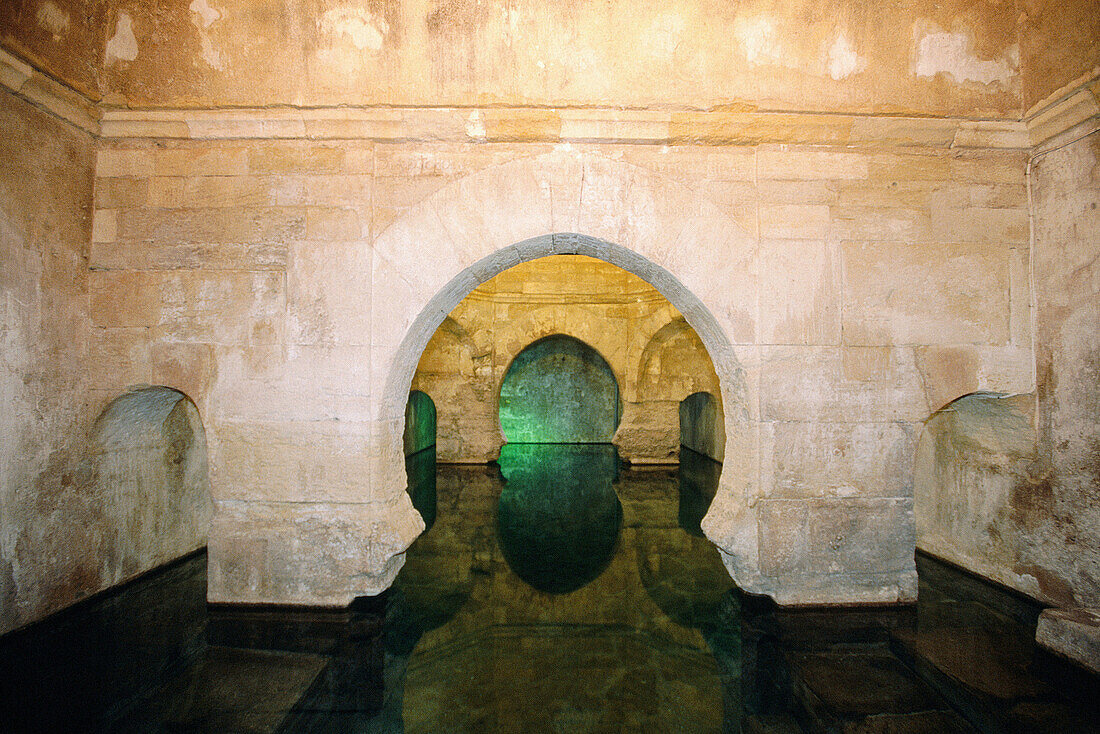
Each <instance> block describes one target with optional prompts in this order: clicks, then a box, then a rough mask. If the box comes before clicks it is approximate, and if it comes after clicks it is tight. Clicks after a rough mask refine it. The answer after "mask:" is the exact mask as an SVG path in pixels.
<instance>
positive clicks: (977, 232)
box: [931, 206, 1031, 245]
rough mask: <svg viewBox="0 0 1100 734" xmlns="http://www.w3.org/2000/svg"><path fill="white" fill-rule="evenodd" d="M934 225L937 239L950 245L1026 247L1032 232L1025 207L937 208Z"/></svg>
mask: <svg viewBox="0 0 1100 734" xmlns="http://www.w3.org/2000/svg"><path fill="white" fill-rule="evenodd" d="M931 224H932V228H933V230H934V231H935V232H936V233H937V236H938V237H939V238H940V239H942V240H943V241H946V242H989V243H996V244H1000V245H1023V244H1026V243H1027V241H1028V236H1029V234H1030V231H1031V225H1030V222H1029V220H1028V214H1027V209H1026V208H1024V207H1017V208H1011V209H1006V208H993V207H974V206H972V207H966V208H950V209H949V208H934V209H932V219H931Z"/></svg>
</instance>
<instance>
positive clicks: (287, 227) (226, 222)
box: [118, 207, 306, 245]
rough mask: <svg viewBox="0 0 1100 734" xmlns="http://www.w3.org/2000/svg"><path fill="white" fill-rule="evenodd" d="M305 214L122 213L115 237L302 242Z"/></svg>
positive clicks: (264, 210) (271, 210)
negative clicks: (295, 240) (298, 240)
mask: <svg viewBox="0 0 1100 734" xmlns="http://www.w3.org/2000/svg"><path fill="white" fill-rule="evenodd" d="M305 219H306V217H305V210H304V209H302V208H284V207H247V208H214V209H172V210H160V209H124V210H120V212H119V216H118V237H119V239H122V240H129V241H137V242H166V243H171V244H173V245H178V244H209V243H223V242H224V243H232V242H255V243H261V242H262V243H279V242H286V241H287V240H294V239H302V238H303V237H304V235H305Z"/></svg>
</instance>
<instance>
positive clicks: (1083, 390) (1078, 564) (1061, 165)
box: [1027, 118, 1100, 606]
mask: <svg viewBox="0 0 1100 734" xmlns="http://www.w3.org/2000/svg"><path fill="white" fill-rule="evenodd" d="M1091 125H1092V127H1093V128H1096V127H1097V120H1096V119H1095V118H1094V119H1093V120H1092V121H1091ZM1083 132H1084V131H1082V130H1080V129H1078V130H1077V131H1070V134H1067V135H1066V136H1064V137H1065V138H1069V142H1060V145H1061V146H1062V147H1056V148H1054V149H1053V150H1052V152H1050V153H1045V154H1041V155H1039V156H1036V160H1035V162H1034V163H1033V165H1032V169H1031V171H1032V176H1033V179H1032V198H1033V202H1034V228H1035V266H1034V267H1035V302H1036V365H1037V380H1038V386H1037V387H1038V407H1039V415H1038V429H1039V457H1040V461H1041V462H1042V464H1043V466H1042V469H1043V471H1044V473H1045V474H1046V476H1045V479H1044V481H1042V482H1041V483H1039V484H1037V485H1036V487H1035V491H1034V493H1033V495H1032V497H1031V506H1032V507H1031V512H1030V513H1029V514H1028V517H1027V522H1028V526H1029V529H1030V530H1031V532H1032V533H1033V534H1034V535H1035V537H1036V539H1037V540H1038V541H1039V542H1040V543H1041V545H1042V546H1043V548H1044V557H1043V559H1042V562H1041V565H1040V566H1039V569H1038V571H1039V572H1041V573H1042V575H1040V577H1039V582H1040V584H1041V585H1042V586H1043V592H1044V596H1045V597H1046V598H1049V599H1050V600H1051V601H1054V602H1057V603H1060V604H1070V603H1075V604H1077V605H1082V606H1100V130H1094V131H1093V132H1092V133H1091V134H1088V135H1085V136H1084V137H1080V136H1081V134H1082V133H1083ZM1074 133H1075V134H1074ZM1074 137H1080V139H1079V140H1076V141H1073V138H1074ZM1055 143H1059V141H1055ZM1044 582H1045V583H1044Z"/></svg>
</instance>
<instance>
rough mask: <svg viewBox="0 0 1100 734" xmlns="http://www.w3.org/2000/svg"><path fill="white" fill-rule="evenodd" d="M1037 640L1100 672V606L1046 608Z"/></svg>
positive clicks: (1040, 616) (1095, 671)
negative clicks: (1093, 607) (1091, 607)
mask: <svg viewBox="0 0 1100 734" xmlns="http://www.w3.org/2000/svg"><path fill="white" fill-rule="evenodd" d="M1035 641H1036V642H1038V643H1039V644H1040V645H1042V646H1043V647H1045V648H1047V649H1048V650H1050V651H1051V652H1053V653H1055V654H1057V655H1061V656H1062V657H1064V658H1067V659H1069V660H1071V661H1073V662H1074V663H1077V664H1078V665H1080V666H1082V667H1084V668H1085V669H1087V670H1090V671H1092V672H1093V673H1100V609H1046V610H1044V611H1043V613H1042V614H1041V615H1039V626H1038V627H1037V628H1036V630H1035Z"/></svg>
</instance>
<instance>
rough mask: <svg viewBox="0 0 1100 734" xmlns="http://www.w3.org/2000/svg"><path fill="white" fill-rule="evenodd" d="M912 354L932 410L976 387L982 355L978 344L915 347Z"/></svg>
mask: <svg viewBox="0 0 1100 734" xmlns="http://www.w3.org/2000/svg"><path fill="white" fill-rule="evenodd" d="M915 354H916V357H917V369H919V370H920V375H921V381H922V382H923V383H924V394H925V397H926V399H927V400H928V405H929V407H931V408H932V409H933V410H939V409H940V408H942V407H943V406H945V405H947V404H948V403H949V402H951V401H952V400H954V399H955V398H958V397H962V396H963V395H967V394H969V393H972V392H974V391H975V390H977V389H978V384H979V379H978V372H979V369H980V366H981V354H980V352H979V350H978V348H977V347H973V346H946V347H918V348H917V349H916V351H915Z"/></svg>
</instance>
